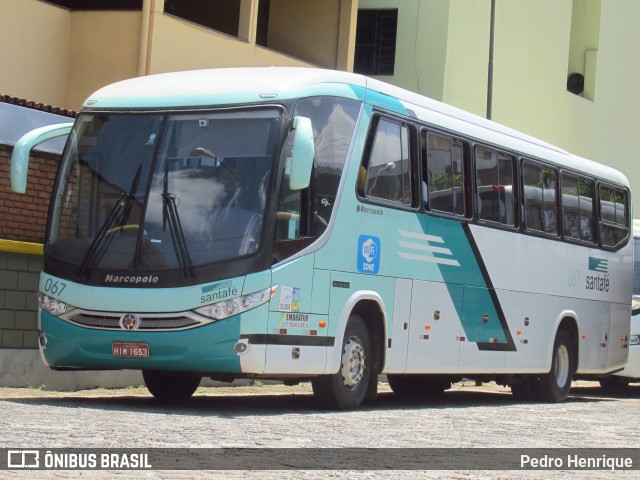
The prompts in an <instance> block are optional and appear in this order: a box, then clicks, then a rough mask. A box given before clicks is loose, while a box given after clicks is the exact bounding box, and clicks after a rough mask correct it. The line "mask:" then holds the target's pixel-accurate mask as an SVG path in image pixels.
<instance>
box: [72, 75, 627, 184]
mask: <svg viewBox="0 0 640 480" xmlns="http://www.w3.org/2000/svg"><path fill="white" fill-rule="evenodd" d="M312 95H336V96H344V97H347V98H354V99H359V100H362V101H368V102H370V103H373V104H374V105H375V104H376V101H382V103H383V104H384V105H385V106H387V107H388V106H389V105H392V107H391V108H393V106H395V107H396V112H397V113H406V114H409V115H411V116H414V117H416V118H418V119H419V120H422V121H424V122H426V123H431V124H432V125H437V126H440V127H442V128H445V129H449V130H452V131H454V132H457V133H459V134H461V135H467V136H469V137H471V138H474V139H476V140H480V141H483V142H487V143H489V144H494V145H499V146H502V147H504V148H508V149H512V150H515V151H516V152H519V153H521V154H523V155H531V156H533V157H538V158H542V159H544V160H548V161H551V162H553V163H556V164H557V165H559V166H565V167H567V168H571V169H574V170H577V171H582V172H584V173H587V174H590V175H594V176H596V177H599V178H601V179H605V180H608V181H611V182H614V183H618V184H622V185H624V186H626V187H629V182H628V180H627V179H626V177H625V176H624V174H622V173H621V172H619V171H617V170H615V169H613V168H611V167H607V166H605V165H602V164H599V163H596V162H592V161H590V160H587V159H584V158H580V157H578V156H575V155H572V154H570V153H568V152H566V151H565V150H562V149H560V148H558V147H556V146H554V145H552V144H550V143H547V142H543V141H542V140H539V139H537V138H534V137H531V136H529V135H526V134H524V133H522V132H519V131H517V130H514V129H511V128H509V127H505V126H504V125H501V124H498V123H496V122H493V121H490V120H487V119H485V118H483V117H480V116H478V115H474V114H472V113H469V112H467V111H464V110H462V109H459V108H456V107H453V106H451V105H447V104H445V103H442V102H439V101H437V100H433V99H431V98H427V97H424V96H422V95H419V94H416V93H413V92H410V91H408V90H405V89H402V88H399V87H396V86H393V85H390V84H387V83H384V82H381V81H378V80H375V79H372V78H368V77H365V76H363V75H359V74H354V73H348V72H342V71H336V70H324V69H318V68H302V67H248V68H220V69H210V70H192V71H183V72H173V73H162V74H156V75H149V76H146V77H138V78H133V79H129V80H123V81H120V82H117V83H114V84H111V85H108V86H105V87H103V88H101V89H100V90H98V91H96V92H95V93H94V94H93V95H91V96H90V97H89V98H88V99H87V101H86V102H85V103H84V105H83V109H98V110H102V109H157V108H180V107H207V106H213V105H224V104H240V103H258V102H274V101H277V100H282V99H290V98H296V97H301V96H312Z"/></svg>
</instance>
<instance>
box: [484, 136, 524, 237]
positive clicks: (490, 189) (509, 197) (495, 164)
mask: <svg viewBox="0 0 640 480" xmlns="http://www.w3.org/2000/svg"><path fill="white" fill-rule="evenodd" d="M475 159H476V208H477V211H478V218H479V219H480V220H487V221H490V222H497V223H501V224H503V225H511V226H513V225H515V199H514V192H513V177H514V173H513V172H514V158H513V156H511V155H507V154H506V153H502V152H498V151H495V150H489V149H488V148H485V147H476V149H475Z"/></svg>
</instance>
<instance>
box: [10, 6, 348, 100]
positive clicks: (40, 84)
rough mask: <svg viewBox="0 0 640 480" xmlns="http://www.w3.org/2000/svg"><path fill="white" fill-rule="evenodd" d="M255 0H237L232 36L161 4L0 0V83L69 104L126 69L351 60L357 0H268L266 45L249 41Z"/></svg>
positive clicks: (13, 91) (130, 72)
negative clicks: (112, 7)
mask: <svg viewBox="0 0 640 480" xmlns="http://www.w3.org/2000/svg"><path fill="white" fill-rule="evenodd" d="M258 5H259V4H258V0H243V1H242V3H241V8H240V16H241V18H240V19H239V28H238V30H239V36H238V37H234V36H230V35H226V34H223V33H220V32H217V31H215V30H211V29H208V28H205V27H202V26H199V25H196V24H194V23H191V22H188V21H185V20H183V19H180V18H177V17H174V16H171V15H168V14H165V13H164V11H163V10H164V1H163V0H143V8H142V11H133V12H132V11H69V10H66V9H64V8H60V7H56V6H53V5H50V4H47V3H45V2H42V1H39V0H0V31H1V32H2V36H3V42H1V43H0V62H2V65H3V68H2V69H1V70H0V93H2V94H6V95H11V96H16V97H21V98H26V99H28V100H33V101H35V102H42V103H48V104H52V105H55V106H57V107H64V108H69V109H74V110H78V109H79V108H80V107H81V105H82V103H83V102H84V100H85V99H86V98H87V97H88V96H89V95H90V94H91V92H93V91H95V90H97V89H98V88H100V87H102V86H104V85H106V84H109V83H112V82H115V81H118V80H123V79H126V78H130V77H133V76H137V75H145V74H152V73H160V72H169V71H178V70H186V69H200V68H215V67H236V66H271V65H279V66H321V67H325V68H334V69H342V70H351V69H352V68H353V49H354V44H355V25H356V24H355V21H356V15H357V0H321V1H318V0H272V1H271V9H270V15H269V19H270V23H269V34H268V39H267V47H266V48H265V47H264V46H259V45H256V29H257V18H258Z"/></svg>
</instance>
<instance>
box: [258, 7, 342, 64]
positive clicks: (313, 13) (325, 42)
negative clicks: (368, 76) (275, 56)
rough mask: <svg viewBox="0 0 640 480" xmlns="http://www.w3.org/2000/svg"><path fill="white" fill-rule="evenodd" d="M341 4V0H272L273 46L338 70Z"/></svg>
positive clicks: (269, 41)
mask: <svg viewBox="0 0 640 480" xmlns="http://www.w3.org/2000/svg"><path fill="white" fill-rule="evenodd" d="M340 4H341V1H340V0H323V1H320V2H319V1H317V0H271V12H270V16H269V39H268V45H269V47H271V48H273V49H274V50H277V51H279V52H283V53H285V54H288V55H291V56H293V57H298V58H306V59H308V60H309V62H311V63H313V64H315V65H318V66H320V67H324V68H336V60H337V55H338V31H339V27H340V24H339V19H340ZM336 20H338V22H337V21H336ZM320 46H321V48H319V47H320Z"/></svg>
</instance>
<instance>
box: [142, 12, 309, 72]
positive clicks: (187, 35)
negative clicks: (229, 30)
mask: <svg viewBox="0 0 640 480" xmlns="http://www.w3.org/2000/svg"><path fill="white" fill-rule="evenodd" d="M149 51H150V54H149V61H148V64H147V65H148V66H147V73H149V74H152V73H164V72H174V71H179V70H191V69H199V68H214V67H240V66H244V67H246V66H270V65H285V66H310V65H311V64H310V63H307V62H304V61H302V60H299V59H296V58H293V57H289V56H286V55H282V54H279V53H277V52H273V51H268V50H267V49H265V48H263V47H260V46H257V45H255V43H248V42H246V41H243V40H238V39H237V38H235V37H232V36H229V35H225V34H223V33H219V32H216V31H214V30H210V29H207V28H204V27H201V26H199V25H196V24H193V23H190V22H185V21H183V20H180V19H178V18H175V17H172V16H170V15H164V14H162V13H155V14H153V19H152V31H151V34H150V41H149Z"/></svg>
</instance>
